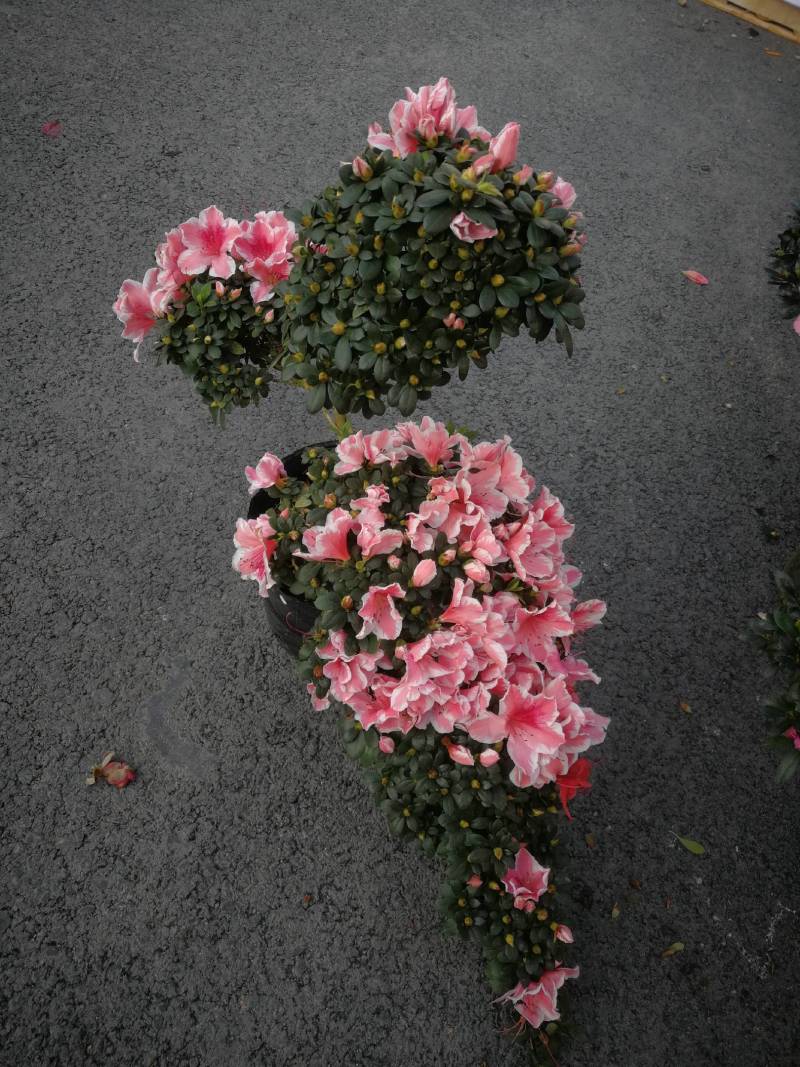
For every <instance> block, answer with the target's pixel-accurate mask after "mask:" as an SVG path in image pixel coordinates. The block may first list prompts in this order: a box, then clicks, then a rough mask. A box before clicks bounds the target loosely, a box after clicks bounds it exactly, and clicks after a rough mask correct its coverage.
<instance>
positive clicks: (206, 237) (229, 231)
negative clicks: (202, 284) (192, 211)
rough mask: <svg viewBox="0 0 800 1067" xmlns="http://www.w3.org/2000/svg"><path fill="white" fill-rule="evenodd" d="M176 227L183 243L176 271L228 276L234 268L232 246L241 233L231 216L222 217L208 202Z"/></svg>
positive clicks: (239, 226)
mask: <svg viewBox="0 0 800 1067" xmlns="http://www.w3.org/2000/svg"><path fill="white" fill-rule="evenodd" d="M178 229H179V230H180V234H181V238H182V240H183V245H184V250H183V252H181V253H180V255H179V256H178V267H179V269H180V270H182V271H183V272H184V273H185V274H202V273H203V271H208V272H209V274H210V275H211V276H212V278H230V276H231V275H232V274H233V272H234V271H235V270H236V263H235V262H234V259H233V255H232V251H233V247H234V245H235V243H236V240H237V238H238V237H239V236H240V235H241V233H242V227H241V225H240V224H239V223H238V222H237V221H236V220H235V219H226V218H225V216H224V215H223V214H222V212H221V211H220V210H219V208H218V207H215V206H214V205H212V206H211V207H207V208H206V209H205V210H204V211H201V212H200V216H199V218H192V219H188V220H187V221H186V222H184V223H182V224H181V225H180V226H179V227H178Z"/></svg>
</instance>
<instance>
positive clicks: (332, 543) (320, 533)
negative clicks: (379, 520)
mask: <svg viewBox="0 0 800 1067" xmlns="http://www.w3.org/2000/svg"><path fill="white" fill-rule="evenodd" d="M357 525H358V524H357V523H356V522H355V521H354V520H353V518H352V516H351V515H350V512H349V511H345V510H344V508H334V509H333V511H331V512H329V514H328V516H327V518H326V519H325V525H324V526H312V527H311V529H309V530H306V532H305V533H304V534H303V544H304V545H305V546H306V548H307V549H308V552H300V551H297V552H295V555H296V556H301V557H302V558H303V559H314V560H342V561H343V562H344V561H346V560H349V559H350V548H349V546H348V534H349V533H350V531H351V530H355V529H356V528H357Z"/></svg>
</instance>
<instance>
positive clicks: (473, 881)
mask: <svg viewBox="0 0 800 1067" xmlns="http://www.w3.org/2000/svg"><path fill="white" fill-rule="evenodd" d="M467 885H468V886H469V887H470V889H480V887H481V886H482V885H483V879H482V878H481V876H480V875H479V874H471V875H470V876H469V878H468V879H467Z"/></svg>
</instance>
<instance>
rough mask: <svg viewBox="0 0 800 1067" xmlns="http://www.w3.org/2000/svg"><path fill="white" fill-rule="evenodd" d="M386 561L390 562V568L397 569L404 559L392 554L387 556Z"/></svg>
mask: <svg viewBox="0 0 800 1067" xmlns="http://www.w3.org/2000/svg"><path fill="white" fill-rule="evenodd" d="M386 562H387V563H388V564H389V570H392V571H396V570H399V569H400V564H401V562H402V560H401V559H400V557H399V556H395V555H391V556H387V557H386Z"/></svg>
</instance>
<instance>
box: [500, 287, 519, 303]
mask: <svg viewBox="0 0 800 1067" xmlns="http://www.w3.org/2000/svg"><path fill="white" fill-rule="evenodd" d="M497 299H498V300H499V301H500V303H501V304H502V305H503V307H506V308H515V307H519V293H518V292H517V290H516V289H515V288H514V287H513V286H512V285H501V286H500V288H499V289H498V290H497Z"/></svg>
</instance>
